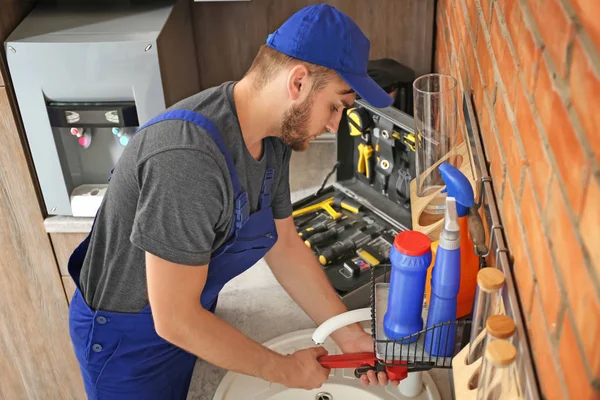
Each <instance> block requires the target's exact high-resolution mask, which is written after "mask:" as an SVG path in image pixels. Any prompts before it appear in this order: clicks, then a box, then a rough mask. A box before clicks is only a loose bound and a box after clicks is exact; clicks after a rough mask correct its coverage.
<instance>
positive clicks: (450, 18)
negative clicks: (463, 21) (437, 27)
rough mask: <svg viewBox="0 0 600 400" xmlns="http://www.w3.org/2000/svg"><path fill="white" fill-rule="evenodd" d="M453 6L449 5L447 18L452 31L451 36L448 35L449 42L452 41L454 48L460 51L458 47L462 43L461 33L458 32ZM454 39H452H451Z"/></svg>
mask: <svg viewBox="0 0 600 400" xmlns="http://www.w3.org/2000/svg"><path fill="white" fill-rule="evenodd" d="M453 9H454V7H453V6H450V7H448V9H447V12H446V15H445V18H446V21H447V23H448V28H449V31H450V36H449V37H448V42H451V43H452V45H453V47H454V50H455V51H458V47H459V45H460V34H459V33H458V24H457V23H456V20H455V19H454V14H453V12H454V11H453ZM450 39H452V40H450Z"/></svg>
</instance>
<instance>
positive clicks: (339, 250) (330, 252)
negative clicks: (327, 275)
mask: <svg viewBox="0 0 600 400" xmlns="http://www.w3.org/2000/svg"><path fill="white" fill-rule="evenodd" d="M382 230H383V229H382V228H381V227H380V226H378V225H375V226H370V227H369V228H368V229H367V230H366V231H364V232H363V231H362V230H359V231H358V232H354V233H353V234H352V235H351V236H350V237H348V238H347V239H344V240H340V241H337V242H335V243H334V244H332V245H331V246H329V247H327V248H325V249H323V251H321V252H320V254H319V262H320V263H321V265H327V264H329V263H330V262H332V261H333V260H336V259H338V258H340V257H341V256H343V255H344V254H347V253H350V252H354V251H356V249H357V248H359V247H360V246H362V245H363V244H365V243H367V242H368V241H370V240H371V239H373V236H375V235H377V234H378V233H380V232H381V231H382ZM355 238H357V239H355Z"/></svg>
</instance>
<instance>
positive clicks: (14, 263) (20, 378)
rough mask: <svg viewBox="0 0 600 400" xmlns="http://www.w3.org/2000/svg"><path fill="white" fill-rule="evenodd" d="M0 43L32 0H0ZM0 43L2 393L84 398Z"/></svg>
mask: <svg viewBox="0 0 600 400" xmlns="http://www.w3.org/2000/svg"><path fill="white" fill-rule="evenodd" d="M0 3H1V5H0V43H3V42H4V39H5V38H6V36H7V35H8V34H9V33H10V32H11V31H12V30H13V29H14V28H15V27H16V26H17V25H18V23H19V22H20V21H21V20H22V19H23V17H24V16H25V15H26V14H27V12H28V11H29V10H31V9H32V7H33V6H34V4H35V2H34V1H27V0H23V1H21V0H2V1H0ZM3 53H4V49H3V48H0V143H1V145H0V254H1V257H0V330H1V333H0V398H1V399H61V400H63V399H85V398H86V396H85V391H84V389H83V381H82V379H81V374H80V372H79V366H78V365H77V360H76V358H75V354H74V353H73V347H72V345H71V340H70V337H69V326H68V303H67V301H66V296H65V289H64V286H63V280H62V279H61V275H60V273H59V269H58V266H57V262H56V258H55V256H54V252H53V249H52V245H51V243H50V237H49V235H48V234H47V233H46V230H45V228H44V223H43V222H44V221H43V220H44V217H43V214H42V211H41V208H40V202H39V197H38V194H39V190H38V186H37V180H36V178H35V173H33V172H32V169H31V158H30V156H29V150H28V145H27V141H26V140H24V135H22V132H21V131H20V128H21V122H20V117H19V113H18V111H17V108H16V107H15V106H14V105H15V104H16V102H15V101H14V97H13V95H12V92H11V88H10V79H9V77H8V74H7V73H6V72H7V69H6V65H5V63H4V54H3Z"/></svg>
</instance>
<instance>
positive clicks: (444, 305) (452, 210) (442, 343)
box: [425, 196, 460, 357]
mask: <svg viewBox="0 0 600 400" xmlns="http://www.w3.org/2000/svg"><path fill="white" fill-rule="evenodd" d="M456 206H457V204H456V199H455V198H454V197H450V196H448V197H447V198H446V212H445V215H444V227H443V229H442V233H441V234H440V240H439V244H438V248H437V252H436V258H435V264H434V266H433V270H432V272H431V300H430V303H429V310H428V313H427V324H426V328H430V327H432V326H434V325H436V324H440V323H443V322H452V321H455V320H456V299H457V296H458V292H459V289H460V225H459V222H458V213H457V210H456V208H457V207H456ZM455 333H456V326H455V325H442V326H439V327H436V328H435V329H433V330H429V331H427V333H426V334H425V349H426V350H427V352H428V353H429V354H430V355H432V356H441V357H448V356H453V355H454V336H455Z"/></svg>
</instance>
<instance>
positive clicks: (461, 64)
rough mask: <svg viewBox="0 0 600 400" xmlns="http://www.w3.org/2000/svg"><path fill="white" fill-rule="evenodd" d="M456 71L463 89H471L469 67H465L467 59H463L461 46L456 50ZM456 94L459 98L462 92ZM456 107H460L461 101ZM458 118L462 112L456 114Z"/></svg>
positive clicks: (463, 53)
mask: <svg viewBox="0 0 600 400" xmlns="http://www.w3.org/2000/svg"><path fill="white" fill-rule="evenodd" d="M457 56H458V70H459V74H460V75H459V76H460V79H461V80H462V83H463V87H464V88H465V89H470V88H471V79H470V76H469V66H468V65H467V58H466V57H465V52H464V49H463V45H462V44H461V46H460V48H459V50H458V54H457ZM457 92H458V93H459V95H460V96H462V91H460V90H457ZM457 105H458V106H459V109H460V107H461V105H462V101H461V102H460V103H457ZM458 115H459V117H460V116H463V113H462V112H459V113H458Z"/></svg>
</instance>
